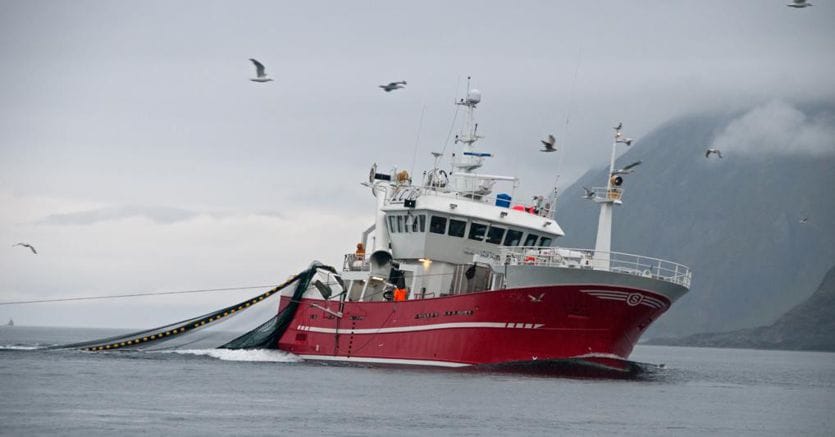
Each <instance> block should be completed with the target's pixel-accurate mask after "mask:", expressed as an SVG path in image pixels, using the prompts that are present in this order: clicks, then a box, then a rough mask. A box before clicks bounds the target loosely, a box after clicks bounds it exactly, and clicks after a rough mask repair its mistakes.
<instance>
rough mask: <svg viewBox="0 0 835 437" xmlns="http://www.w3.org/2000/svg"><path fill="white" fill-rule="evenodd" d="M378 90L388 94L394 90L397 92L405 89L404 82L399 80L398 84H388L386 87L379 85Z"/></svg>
mask: <svg viewBox="0 0 835 437" xmlns="http://www.w3.org/2000/svg"><path fill="white" fill-rule="evenodd" d="M380 88H382V89H383V91H385V92H387V93H390V92H392V91H394V90H399V89H400V88H406V81H405V80H401V81H400V82H389V83H387V84H386V85H380Z"/></svg>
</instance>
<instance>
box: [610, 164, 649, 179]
mask: <svg viewBox="0 0 835 437" xmlns="http://www.w3.org/2000/svg"><path fill="white" fill-rule="evenodd" d="M641 162H643V161H635V162H633V163H632V164H629V165H627V166H626V167H624V168H619V169H617V170H615V171H613V172H612V176H614V175H619V174H629V173H632V172H633V171H635V170H632V169H633V168H635V167H637V166H639V165H641Z"/></svg>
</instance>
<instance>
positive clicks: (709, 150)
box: [705, 147, 722, 159]
mask: <svg viewBox="0 0 835 437" xmlns="http://www.w3.org/2000/svg"><path fill="white" fill-rule="evenodd" d="M711 154H715V155H716V156H718V157H719V159H722V151H721V150H719V149H717V148H714V147H708V148H707V150H705V158H710V155H711Z"/></svg>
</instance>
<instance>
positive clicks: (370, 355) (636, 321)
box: [278, 285, 670, 367]
mask: <svg viewBox="0 0 835 437" xmlns="http://www.w3.org/2000/svg"><path fill="white" fill-rule="evenodd" d="M285 304H286V298H283V301H282V304H281V306H282V307H283V306H284V305H285ZM343 305H344V306H343V307H342V308H340V303H339V302H335V301H332V302H325V301H321V300H312V299H302V305H300V306H299V309H298V311H297V313H296V315H295V317H294V319H293V322H292V323H291V325H290V328H289V329H288V330H287V331H286V332H285V333H284V335H282V337H281V338H280V339H279V341H278V348H279V349H282V350H285V351H289V352H292V353H294V354H297V355H301V356H302V357H304V358H307V359H321V360H337V361H357V362H377V363H392V364H415V365H436V366H452V367H456V366H467V365H479V364H497V363H508V362H525V361H535V360H561V359H572V358H581V359H589V361H606V360H608V359H615V361H617V360H620V359H626V358H627V357H628V356H629V354H630V353H631V352H632V348H633V347H634V346H635V343H636V342H637V341H638V339H639V338H640V336H641V334H642V333H643V332H644V330H646V328H647V327H648V326H649V324H650V323H652V321H654V320H656V319H657V318H658V317H659V316H660V315H661V314H663V313H664V311H666V310H667V308H669V306H670V301H669V300H668V299H667V298H666V297H664V296H661V295H658V294H655V293H652V292H650V291H647V290H637V289H629V288H624V287H611V286H602V285H601V286H590V285H555V286H545V287H530V288H516V289H506V290H496V291H485V292H477V293H469V294H461V295H454V296H446V297H440V298H434V299H419V300H408V301H403V302H345V303H344V304H343ZM322 308H327V309H328V310H329V311H325V310H323V309H322ZM340 312H341V313H342V317H338V314H339V313H340Z"/></svg>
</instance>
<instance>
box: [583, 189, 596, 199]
mask: <svg viewBox="0 0 835 437" xmlns="http://www.w3.org/2000/svg"><path fill="white" fill-rule="evenodd" d="M583 190H585V191H586V194H584V195H583V198H584V199H594V191H592V190H589V189H588V188H586V187H583Z"/></svg>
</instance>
